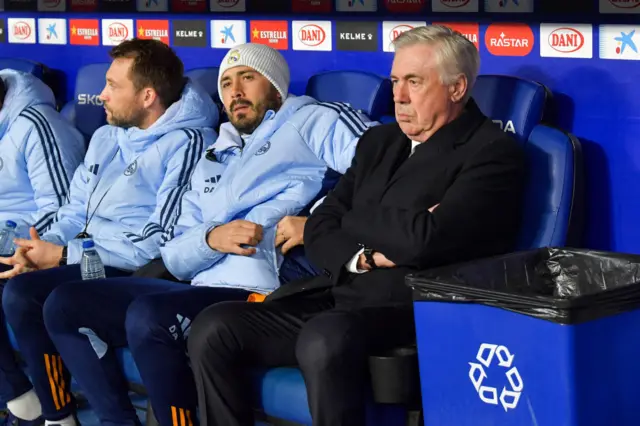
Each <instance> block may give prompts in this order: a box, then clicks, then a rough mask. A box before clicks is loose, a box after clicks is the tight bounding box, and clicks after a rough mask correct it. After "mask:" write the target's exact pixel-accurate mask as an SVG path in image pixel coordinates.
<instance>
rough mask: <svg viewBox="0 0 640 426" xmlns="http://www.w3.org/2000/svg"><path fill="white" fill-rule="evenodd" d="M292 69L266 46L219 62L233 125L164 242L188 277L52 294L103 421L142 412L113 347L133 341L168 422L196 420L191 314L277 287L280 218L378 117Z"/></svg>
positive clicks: (130, 419)
mask: <svg viewBox="0 0 640 426" xmlns="http://www.w3.org/2000/svg"><path fill="white" fill-rule="evenodd" d="M289 78H290V77H289V67H288V65H287V63H286V61H285V59H284V58H283V57H282V55H281V54H280V53H279V52H278V51H276V50H274V49H272V48H270V47H267V46H264V45H259V44H245V45H242V46H239V47H237V48H234V49H232V50H231V51H229V52H228V53H227V55H226V56H225V57H224V59H223V61H222V64H221V67H220V81H219V93H220V96H221V98H222V101H223V104H224V106H225V110H226V112H227V115H228V116H229V120H230V122H229V123H225V124H223V125H222V126H221V129H220V136H219V137H218V140H217V141H216V143H215V144H214V145H213V146H212V147H210V148H209V149H208V150H207V153H206V154H205V156H204V157H203V158H202V159H201V160H200V162H199V163H198V166H197V168H196V171H195V172H194V174H193V178H192V179H191V190H190V191H188V192H187V194H186V195H185V197H184V198H183V200H182V204H181V206H180V209H181V211H180V215H179V219H178V220H177V222H176V223H175V225H174V226H173V227H172V228H171V229H170V230H169V232H167V234H166V235H165V239H166V243H165V244H164V246H163V247H162V249H161V251H162V258H163V260H164V262H165V264H166V266H167V268H168V269H169V271H170V272H171V273H172V274H173V275H174V276H175V277H177V278H178V279H179V280H182V281H190V282H191V285H185V284H181V283H175V282H170V281H163V280H158V279H144V278H121V279H110V280H107V281H95V282H80V283H70V284H65V285H64V286H62V287H59V288H58V289H57V290H56V291H54V293H53V294H52V295H51V297H50V298H49V299H48V300H47V303H46V305H45V322H46V324H47V329H48V331H49V333H50V335H51V338H52V339H53V340H54V342H55V344H56V347H58V349H59V350H60V353H61V355H62V357H63V359H64V360H65V362H66V364H67V365H68V367H69V369H70V371H71V372H72V374H73V376H74V378H75V379H76V380H77V381H78V383H79V384H80V386H81V387H82V389H83V390H84V391H85V392H86V395H87V398H88V399H89V402H90V403H91V405H92V407H93V409H94V410H95V411H96V413H97V415H98V418H99V419H100V420H101V421H102V422H104V423H105V424H106V423H108V424H110V425H133V424H135V423H136V421H137V419H136V417H135V414H134V413H133V410H132V408H131V404H130V402H129V401H128V398H127V385H126V380H125V379H124V378H123V377H122V373H121V371H120V369H119V367H118V364H117V360H116V357H115V353H114V348H116V347H119V346H126V345H128V346H129V347H130V348H131V350H132V352H133V355H134V358H135V360H136V364H137V365H138V368H139V370H140V373H141V375H142V379H143V382H144V384H145V386H146V389H147V391H148V393H149V397H150V399H151V403H152V406H153V408H154V412H155V414H156V416H157V418H158V421H159V423H160V424H161V425H163V426H164V425H167V426H171V425H178V424H180V425H185V426H188V425H195V424H197V422H198V419H197V416H196V406H197V396H196V388H195V385H194V383H193V378H192V373H191V371H190V369H189V365H188V359H187V356H186V344H185V342H186V338H187V336H188V333H189V323H190V321H191V320H192V319H193V318H194V317H195V316H196V315H197V314H198V313H199V312H200V311H201V310H203V309H204V308H206V307H207V306H209V305H211V304H214V303H217V302H219V301H224V300H247V298H248V297H249V295H251V294H252V293H254V292H255V293H260V294H267V293H269V292H271V291H273V290H274V289H276V288H277V287H278V286H279V269H280V266H281V264H282V261H283V256H282V253H281V250H280V249H279V248H278V247H277V244H278V243H279V242H281V240H280V239H279V237H277V236H276V233H277V230H278V229H279V228H280V229H282V228H283V227H282V226H280V227H278V223H279V222H281V221H282V220H283V218H285V217H287V216H296V215H298V214H299V213H300V212H301V211H302V210H303V209H304V208H305V207H307V206H308V205H309V204H310V203H311V202H312V201H314V200H315V199H316V198H317V196H318V194H319V193H320V191H321V189H322V186H323V180H324V178H325V175H326V173H327V171H328V169H329V168H331V169H333V170H336V171H338V172H344V171H345V170H346V169H347V168H348V167H349V166H350V164H351V162H352V159H353V156H354V152H355V148H356V144H357V141H358V139H359V138H360V136H361V135H362V133H363V132H364V131H365V130H366V129H367V127H368V126H369V125H370V124H373V123H371V122H369V120H368V119H367V118H366V117H364V116H362V115H361V114H359V113H358V112H356V111H355V110H353V109H351V108H349V107H348V106H346V105H342V104H323V103H320V102H318V101H316V100H315V99H313V98H310V97H306V96H300V97H297V96H292V95H289V94H288V87H289ZM78 330H87V331H85V332H79V331H78ZM87 335H89V336H90V338H89V339H87ZM176 422H177V423H176Z"/></svg>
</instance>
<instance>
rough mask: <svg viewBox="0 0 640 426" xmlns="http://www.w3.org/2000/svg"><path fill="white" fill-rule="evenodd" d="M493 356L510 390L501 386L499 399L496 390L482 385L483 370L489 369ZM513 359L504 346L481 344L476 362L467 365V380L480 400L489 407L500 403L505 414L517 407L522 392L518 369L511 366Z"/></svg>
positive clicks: (484, 375)
mask: <svg viewBox="0 0 640 426" xmlns="http://www.w3.org/2000/svg"><path fill="white" fill-rule="evenodd" d="M494 356H495V357H496V358H497V359H498V366H500V367H503V368H505V370H506V372H505V375H506V376H507V380H508V381H509V385H510V387H511V389H507V387H506V386H503V388H502V391H501V392H500V397H498V389H497V388H495V387H491V386H485V385H484V384H483V382H484V380H485V379H486V378H487V373H486V372H485V371H484V369H485V367H486V368H489V366H490V365H491V362H492V361H493V357H494ZM514 358H515V355H512V354H511V353H510V352H509V349H508V348H507V347H506V346H502V345H493V344H489V343H483V344H481V345H480V349H478V355H476V360H477V361H478V362H470V363H469V365H470V366H471V368H470V369H469V378H470V379H471V383H473V386H474V387H475V388H476V392H478V396H480V399H481V400H482V401H483V402H485V403H487V404H491V405H498V403H500V404H501V405H502V408H504V411H505V412H506V411H509V410H513V409H515V408H516V407H517V406H518V401H519V400H520V395H521V394H522V391H523V390H524V382H523V381H522V377H520V373H519V372H518V368H517V367H516V366H515V365H513V359H514Z"/></svg>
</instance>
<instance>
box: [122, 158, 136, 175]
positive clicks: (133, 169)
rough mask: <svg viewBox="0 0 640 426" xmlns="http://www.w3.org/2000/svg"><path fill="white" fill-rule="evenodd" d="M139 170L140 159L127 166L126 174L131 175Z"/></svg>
mask: <svg viewBox="0 0 640 426" xmlns="http://www.w3.org/2000/svg"><path fill="white" fill-rule="evenodd" d="M136 170H138V160H135V161H134V162H133V163H131V164H129V165H128V166H127V168H126V169H125V170H124V175H125V176H131V175H132V174H134V173H135V172H136Z"/></svg>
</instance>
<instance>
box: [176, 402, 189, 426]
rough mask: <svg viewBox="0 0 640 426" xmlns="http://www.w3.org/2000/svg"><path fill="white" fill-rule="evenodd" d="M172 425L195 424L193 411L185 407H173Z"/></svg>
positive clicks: (184, 425) (185, 425)
mask: <svg viewBox="0 0 640 426" xmlns="http://www.w3.org/2000/svg"><path fill="white" fill-rule="evenodd" d="M171 417H172V418H173V425H172V426H193V421H192V420H191V411H189V410H185V409H184V408H177V407H173V406H172V407H171Z"/></svg>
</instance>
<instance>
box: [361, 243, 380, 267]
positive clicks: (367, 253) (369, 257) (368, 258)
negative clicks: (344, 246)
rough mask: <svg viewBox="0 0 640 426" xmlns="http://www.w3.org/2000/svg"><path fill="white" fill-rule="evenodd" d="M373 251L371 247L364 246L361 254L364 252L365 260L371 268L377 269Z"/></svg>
mask: <svg viewBox="0 0 640 426" xmlns="http://www.w3.org/2000/svg"><path fill="white" fill-rule="evenodd" d="M373 253H375V250H373V249H372V248H369V247H365V248H364V252H363V254H364V258H365V261H366V262H367V264H368V265H369V266H371V269H377V268H378V265H376V261H375V260H374V259H373Z"/></svg>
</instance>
